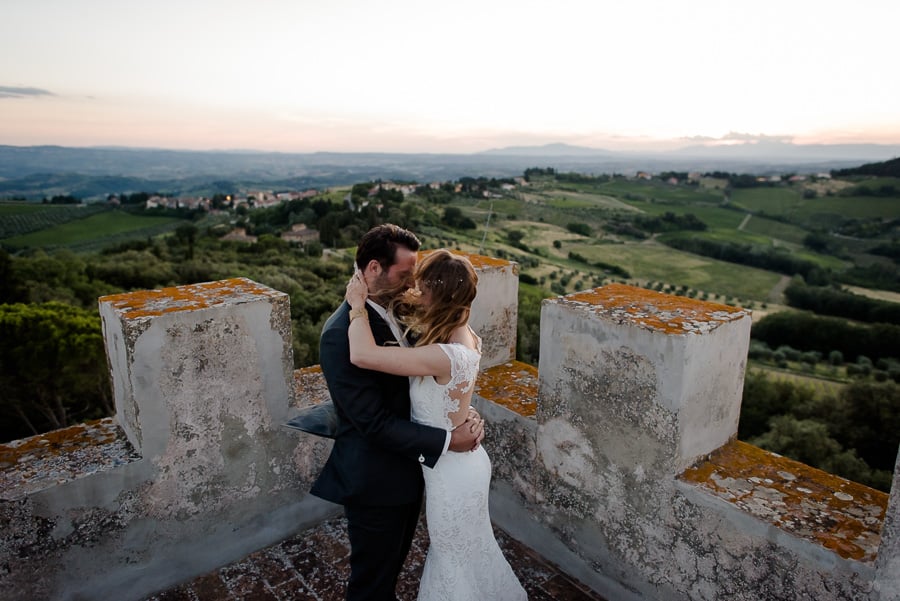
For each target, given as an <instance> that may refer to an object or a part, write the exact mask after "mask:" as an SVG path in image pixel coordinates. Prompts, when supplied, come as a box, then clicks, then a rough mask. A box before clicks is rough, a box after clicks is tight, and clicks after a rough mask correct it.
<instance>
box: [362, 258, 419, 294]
mask: <svg viewBox="0 0 900 601" xmlns="http://www.w3.org/2000/svg"><path fill="white" fill-rule="evenodd" d="M417 260H418V254H417V253H416V252H415V251H413V250H409V249H408V248H405V247H402V246H401V247H399V248H397V254H396V255H395V256H394V264H393V265H391V266H390V267H388V268H387V269H385V270H382V271H381V273H380V274H379V275H378V277H377V278H376V279H375V282H374V284H375V286H374V288H375V289H374V290H373V289H371V288H372V287H370V289H369V294H371V295H373V296H380V297H383V298H386V299H391V298H394V297H396V296H399V295H400V294H403V293H404V292H406V290H408V289H409V288H412V287H413V286H414V285H415V278H414V274H415V271H416V261H417Z"/></svg>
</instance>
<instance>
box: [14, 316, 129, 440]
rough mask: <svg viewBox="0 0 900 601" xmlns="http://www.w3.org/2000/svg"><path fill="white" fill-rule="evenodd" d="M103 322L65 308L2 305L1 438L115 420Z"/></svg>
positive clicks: (97, 318)
mask: <svg viewBox="0 0 900 601" xmlns="http://www.w3.org/2000/svg"><path fill="white" fill-rule="evenodd" d="M112 413H113V406H112V402H111V389H110V382H109V371H108V366H107V363H106V355H105V353H104V350H103V336H102V333H101V330H100V317H99V315H97V313H96V311H87V310H85V309H79V308H77V307H70V306H66V305H63V304H61V303H45V304H36V305H25V304H20V303H17V304H11V305H0V436H2V440H3V441H8V440H15V439H18V438H23V437H25V436H31V435H33V434H37V433H40V432H46V431H48V430H55V429H58V428H64V427H66V426H70V425H73V424H76V423H80V422H82V421H85V420H88V419H95V418H100V417H104V416H107V415H111V414H112Z"/></svg>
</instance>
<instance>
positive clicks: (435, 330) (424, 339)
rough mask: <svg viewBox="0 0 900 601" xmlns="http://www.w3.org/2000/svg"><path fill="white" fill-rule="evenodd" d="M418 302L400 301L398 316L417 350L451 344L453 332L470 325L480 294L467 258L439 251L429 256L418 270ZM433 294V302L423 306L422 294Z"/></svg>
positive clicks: (408, 299) (472, 268)
mask: <svg viewBox="0 0 900 601" xmlns="http://www.w3.org/2000/svg"><path fill="white" fill-rule="evenodd" d="M416 284H417V288H419V290H418V291H412V292H411V294H412V295H416V297H415V298H410V297H409V296H407V297H406V298H403V299H402V300H400V304H401V305H406V307H403V308H401V307H397V308H396V309H397V312H398V313H399V314H401V315H403V317H402V321H403V323H404V324H405V325H406V326H407V328H408V329H409V330H410V331H412V333H413V334H414V336H416V346H424V345H426V344H432V343H435V342H448V341H449V340H450V336H451V335H452V334H453V330H455V329H456V328H458V327H459V326H462V325H465V324H466V323H467V322H468V321H469V313H470V312H471V309H472V301H473V300H474V299H475V294H476V292H477V291H478V290H477V287H478V275H477V274H476V273H475V268H474V267H472V263H471V262H470V261H469V259H467V258H466V257H464V256H462V255H456V254H453V253H451V252H450V251H449V250H447V249H443V248H442V249H439V250H436V251H434V252H431V253H429V254H428V255H426V256H425V257H424V258H423V259H422V261H421V262H420V263H419V265H418V266H417V267H416ZM425 289H427V290H429V291H430V292H431V302H430V303H429V304H428V305H425V304H423V303H422V302H421V292H424V290H425Z"/></svg>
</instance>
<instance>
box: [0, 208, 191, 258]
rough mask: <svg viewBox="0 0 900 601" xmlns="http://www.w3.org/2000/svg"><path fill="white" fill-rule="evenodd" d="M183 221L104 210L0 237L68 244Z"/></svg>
mask: <svg viewBox="0 0 900 601" xmlns="http://www.w3.org/2000/svg"><path fill="white" fill-rule="evenodd" d="M178 223H186V221H185V220H183V219H178V218H175V217H141V216H138V215H133V214H131V213H126V212H124V211H104V212H102V213H98V214H95V215H91V216H90V217H85V218H84V219H77V220H74V221H68V222H66V223H63V224H61V225H56V226H53V227H50V228H46V229H42V230H40V231H37V232H33V233H30V234H24V235H22V236H13V237H11V238H6V239H4V240H3V244H4V246H8V247H10V248H13V249H24V248H42V247H57V246H72V245H78V244H82V243H87V242H94V241H97V240H98V239H100V240H102V239H113V240H114V239H121V238H122V237H123V236H124V237H138V236H143V235H153V234H157V233H160V232H161V231H165V230H166V229H168V228H170V227H174V226H175V225H177V224H178Z"/></svg>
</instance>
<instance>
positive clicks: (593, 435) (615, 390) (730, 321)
mask: <svg viewBox="0 0 900 601" xmlns="http://www.w3.org/2000/svg"><path fill="white" fill-rule="evenodd" d="M749 340H750V314H749V312H748V311H746V310H743V309H738V308H734V307H729V306H726V305H719V304H716V303H708V302H703V301H697V300H692V299H686V298H681V297H673V296H670V295H665V294H661V293H658V292H652V291H647V290H644V289H641V288H635V287H632V286H625V285H620V284H612V285H609V286H605V287H603V288H598V289H596V290H592V291H588V292H582V293H577V294H571V295H568V296H565V297H560V298H557V299H553V300H547V301H544V306H543V308H542V312H541V355H540V356H541V359H540V381H541V407H540V410H539V412H538V421H539V423H540V424H541V429H540V432H541V435H540V436H539V438H540V439H541V440H539V448H540V451H541V454H542V456H543V457H544V458H545V461H546V463H547V467H548V468H550V469H552V470H553V471H554V472H555V473H557V474H558V475H559V476H560V478H562V479H563V480H564V481H569V482H570V483H571V484H573V485H578V486H579V487H581V488H585V489H590V488H591V486H590V483H589V482H587V481H585V478H588V479H590V476H589V473H590V472H593V471H594V466H593V465H592V463H593V462H595V461H596V459H588V457H602V459H601V460H602V461H605V462H609V463H611V464H615V465H618V466H623V467H628V468H630V469H634V470H637V471H638V472H641V473H643V474H644V475H646V476H648V477H652V476H658V475H668V476H672V475H674V474H676V473H679V472H681V471H682V470H684V469H685V468H686V467H688V466H689V465H690V464H691V463H693V461H694V460H695V459H696V458H698V457H700V456H702V455H704V454H706V453H709V452H711V451H713V450H715V449H716V448H718V447H720V446H721V445H723V444H724V443H726V442H727V441H728V440H730V439H731V438H732V437H734V436H735V434H736V433H737V425H738V419H739V417H740V406H741V393H742V391H743V376H744V365H745V362H746V357H747V348H748V345H749Z"/></svg>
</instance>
